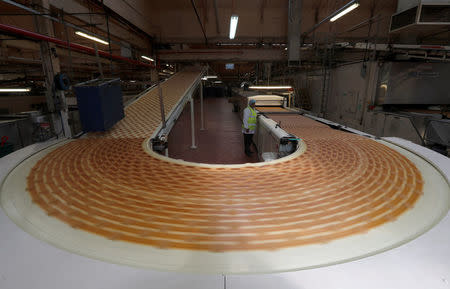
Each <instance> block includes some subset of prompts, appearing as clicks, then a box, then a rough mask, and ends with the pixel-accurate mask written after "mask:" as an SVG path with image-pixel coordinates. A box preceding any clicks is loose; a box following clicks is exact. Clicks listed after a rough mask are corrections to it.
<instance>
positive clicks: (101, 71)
mask: <svg viewBox="0 0 450 289" xmlns="http://www.w3.org/2000/svg"><path fill="white" fill-rule="evenodd" d="M94 48H95V58H96V60H97V66H98V71H99V72H100V79H104V78H105V77H104V76H103V69H102V63H101V62H100V57H99V56H98V47H97V43H95V42H94Z"/></svg>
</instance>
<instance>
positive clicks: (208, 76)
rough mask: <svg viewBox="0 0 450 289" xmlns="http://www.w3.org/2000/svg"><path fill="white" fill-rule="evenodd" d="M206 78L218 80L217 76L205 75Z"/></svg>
mask: <svg viewBox="0 0 450 289" xmlns="http://www.w3.org/2000/svg"><path fill="white" fill-rule="evenodd" d="M204 77H205V78H207V79H210V78H217V75H205V76H204Z"/></svg>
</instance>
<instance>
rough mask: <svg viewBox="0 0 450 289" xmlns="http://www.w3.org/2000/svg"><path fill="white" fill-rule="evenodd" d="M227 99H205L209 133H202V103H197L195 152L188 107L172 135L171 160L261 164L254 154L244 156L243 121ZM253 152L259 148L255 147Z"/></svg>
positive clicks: (206, 129)
mask: <svg viewBox="0 0 450 289" xmlns="http://www.w3.org/2000/svg"><path fill="white" fill-rule="evenodd" d="M232 110H233V105H232V104H231V103H228V100H227V98H225V97H206V98H204V118H205V130H200V128H201V127H200V100H199V99H197V100H196V101H195V108H194V111H195V136H196V138H195V141H196V145H197V149H191V142H192V139H191V111H190V106H189V105H187V106H186V107H185V108H184V110H183V112H182V114H181V115H180V117H179V118H178V120H177V122H176V124H175V126H174V127H173V128H172V131H171V133H170V135H169V157H171V158H175V159H183V160H185V161H191V162H199V163H210V164H243V163H255V162H258V156H257V154H256V153H254V154H253V155H252V156H251V157H247V156H246V155H245V154H244V137H243V136H242V131H241V125H242V123H241V119H240V118H239V113H238V112H233V111H232ZM253 151H255V148H254V147H253Z"/></svg>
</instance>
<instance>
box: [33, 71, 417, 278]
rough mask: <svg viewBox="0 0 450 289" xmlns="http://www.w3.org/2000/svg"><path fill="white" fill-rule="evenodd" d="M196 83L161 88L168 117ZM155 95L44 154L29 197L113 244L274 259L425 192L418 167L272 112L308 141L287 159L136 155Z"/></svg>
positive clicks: (382, 218) (374, 223) (395, 209)
mask: <svg viewBox="0 0 450 289" xmlns="http://www.w3.org/2000/svg"><path fill="white" fill-rule="evenodd" d="M197 77H198V73H192V72H184V73H180V74H178V75H176V76H174V77H173V78H172V79H171V80H169V81H167V82H166V83H164V84H163V90H164V95H165V96H166V97H167V98H166V99H165V105H166V112H168V111H170V108H171V106H173V105H174V104H175V103H176V102H177V101H178V99H179V97H180V95H182V93H183V92H184V91H185V90H186V88H187V87H188V86H189V85H190V84H191V83H192V82H193V81H194V80H195V79H196V78H197ZM156 93H157V91H156V90H155V91H151V92H149V93H148V94H147V95H145V96H143V97H142V98H141V99H140V100H138V101H137V102H135V103H134V104H132V105H131V106H130V107H128V108H127V109H126V118H125V119H124V120H123V121H121V122H120V123H119V124H118V125H116V127H114V129H113V130H112V131H110V132H108V133H104V134H94V135H91V137H88V138H86V139H79V140H76V141H71V142H69V143H67V144H65V145H63V146H59V147H57V148H55V149H53V150H51V152H49V153H47V154H46V155H45V157H43V158H41V159H40V160H39V161H38V162H37V163H36V165H35V166H34V167H33V168H32V169H31V171H30V173H29V175H28V177H27V180H28V181H27V191H28V192H29V194H30V195H31V197H32V200H33V202H34V203H35V204H38V205H39V206H40V207H41V208H42V209H43V210H44V211H46V212H47V214H48V215H49V216H51V217H52V218H56V219H58V220H60V221H62V222H64V223H65V224H68V225H70V226H71V227H73V228H74V229H75V230H83V231H87V232H90V233H94V234H96V235H99V236H102V237H106V238H107V239H109V240H114V241H126V242H131V243H136V244H141V245H148V246H151V247H154V248H159V249H163V250H170V249H182V250H194V251H204V252H236V251H254V250H256V251H261V250H262V251H268V252H273V251H274V250H280V249H283V248H297V247H301V246H305V245H322V244H324V243H329V242H332V241H334V240H339V239H342V238H345V237H349V236H355V235H362V234H366V233H367V232H369V231H370V230H371V229H373V228H376V227H379V226H382V225H384V224H386V223H389V222H392V221H395V220H396V219H397V218H398V217H399V216H400V215H402V214H404V213H405V212H406V211H408V210H410V209H411V208H412V207H414V205H415V203H416V202H417V200H418V199H419V198H420V197H421V195H422V194H423V184H424V181H423V178H422V175H421V173H420V171H419V170H418V168H417V167H416V166H415V165H414V164H413V163H412V162H411V161H410V160H409V159H408V158H406V157H405V156H403V155H402V154H400V153H399V152H398V151H396V150H394V149H391V148H390V147H388V146H385V145H383V144H381V143H379V142H376V141H373V140H371V139H368V138H364V137H361V136H358V135H354V134H349V133H345V132H341V131H337V130H333V129H331V128H329V127H328V126H326V125H323V124H320V123H318V122H315V121H313V120H311V119H308V118H305V117H302V116H299V115H274V116H273V119H274V120H275V121H277V122H280V123H281V126H282V128H284V129H285V130H287V131H288V132H289V133H292V134H294V135H296V136H299V137H301V138H302V139H303V141H304V142H305V143H306V145H307V149H306V152H304V153H303V154H301V155H299V156H296V157H295V158H291V159H288V160H286V161H284V162H283V161H281V162H280V161H279V162H276V163H266V164H264V165H259V166H252V165H243V166H225V165H224V166H210V167H208V166H197V165H195V164H188V163H185V162H179V163H177V162H173V161H171V162H168V161H165V160H164V159H161V158H156V157H154V156H152V155H150V154H148V153H147V152H146V151H145V149H144V148H145V146H146V142H147V141H148V137H149V136H150V135H151V134H152V133H153V132H154V130H155V129H156V128H157V127H158V125H159V104H158V98H157V94H156ZM150 262H151V261H150ZM154 262H158V261H157V260H156V261H154ZM152 265H153V267H158V264H152ZM205 266H206V267H207V266H208V265H207V264H206V265H205ZM290 266H291V265H290ZM206 267H205V268H206ZM293 268H297V267H291V268H290V269H293ZM213 270H214V269H213ZM276 270H279V269H278V268H277V269H276Z"/></svg>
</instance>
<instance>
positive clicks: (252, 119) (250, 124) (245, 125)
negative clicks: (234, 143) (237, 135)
mask: <svg viewBox="0 0 450 289" xmlns="http://www.w3.org/2000/svg"><path fill="white" fill-rule="evenodd" d="M255 104H256V101H255V100H254V99H250V101H249V102H248V106H247V107H246V108H245V109H244V115H243V118H242V133H243V134H244V148H245V154H246V155H247V156H251V154H252V151H251V150H250V146H251V145H252V143H253V135H254V134H255V129H256V111H255Z"/></svg>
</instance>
